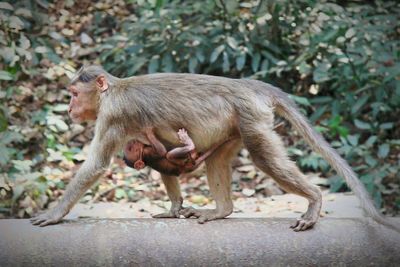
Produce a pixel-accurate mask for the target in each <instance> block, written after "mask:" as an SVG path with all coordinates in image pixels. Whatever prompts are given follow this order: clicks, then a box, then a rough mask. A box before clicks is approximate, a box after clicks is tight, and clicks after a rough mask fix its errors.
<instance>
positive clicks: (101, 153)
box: [31, 128, 121, 226]
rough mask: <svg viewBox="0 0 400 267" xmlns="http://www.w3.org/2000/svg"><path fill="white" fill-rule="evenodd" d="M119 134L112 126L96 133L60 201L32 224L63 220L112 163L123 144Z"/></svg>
mask: <svg viewBox="0 0 400 267" xmlns="http://www.w3.org/2000/svg"><path fill="white" fill-rule="evenodd" d="M119 136H121V135H120V134H118V132H117V131H113V130H112V129H111V128H109V129H108V132H106V133H103V134H95V138H94V140H93V142H92V144H91V146H90V152H89V155H88V159H87V160H86V161H85V162H84V163H83V164H82V166H81V168H80V169H79V171H78V172H77V174H76V175H75V177H74V179H72V180H71V182H70V183H69V184H68V186H67V189H66V190H65V193H64V196H63V198H62V200H61V201H60V203H59V204H58V205H57V206H56V207H54V208H53V209H51V210H50V211H48V212H46V213H45V214H42V215H39V216H37V217H34V218H32V219H31V222H32V224H34V225H39V226H46V225H49V224H55V223H58V222H60V221H61V219H62V218H63V217H64V216H65V215H66V214H67V213H68V212H69V211H70V209H71V208H72V207H73V206H74V204H75V203H76V202H77V201H78V200H79V198H80V197H81V196H82V195H83V193H85V191H86V190H88V189H89V188H90V187H91V186H92V185H93V184H94V182H95V181H96V180H97V179H98V178H99V177H100V176H101V175H102V174H103V173H104V172H105V170H106V168H107V167H108V165H109V164H110V160H111V156H112V155H113V154H114V153H115V151H116V150H117V149H118V148H119V146H120V145H121V144H119V141H118V140H117V138H119Z"/></svg>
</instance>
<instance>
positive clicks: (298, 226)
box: [290, 219, 317, 232]
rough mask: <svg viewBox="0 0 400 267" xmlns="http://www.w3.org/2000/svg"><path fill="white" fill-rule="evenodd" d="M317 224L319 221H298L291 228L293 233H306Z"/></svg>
mask: <svg viewBox="0 0 400 267" xmlns="http://www.w3.org/2000/svg"><path fill="white" fill-rule="evenodd" d="M316 222H317V220H312V219H297V221H296V222H295V223H294V224H292V225H291V226H290V228H293V231H295V232H298V231H305V230H307V229H309V228H312V227H313V226H314V224H315V223H316Z"/></svg>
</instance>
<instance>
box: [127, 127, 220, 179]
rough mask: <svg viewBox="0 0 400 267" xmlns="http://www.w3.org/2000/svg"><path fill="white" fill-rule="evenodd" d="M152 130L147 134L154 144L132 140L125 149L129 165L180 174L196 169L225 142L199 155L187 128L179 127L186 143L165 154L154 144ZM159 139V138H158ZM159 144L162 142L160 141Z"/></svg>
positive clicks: (181, 140) (167, 173) (183, 141)
mask: <svg viewBox="0 0 400 267" xmlns="http://www.w3.org/2000/svg"><path fill="white" fill-rule="evenodd" d="M150 131H151V132H150V133H149V132H147V135H148V136H149V135H150V136H152V137H153V138H149V140H150V143H152V145H145V144H143V143H142V142H139V141H136V140H131V141H129V142H128V144H127V145H126V146H125V149H124V161H125V163H126V165H128V166H129V167H132V168H135V169H137V170H140V169H142V168H144V167H145V166H146V165H148V166H150V167H151V168H153V169H155V170H157V171H159V172H160V173H163V174H166V175H176V176H178V175H180V174H182V173H188V172H191V171H194V170H195V169H196V168H197V167H199V165H200V164H201V163H202V162H203V161H204V160H205V159H206V158H207V157H208V156H210V155H211V154H212V153H213V152H214V151H215V150H216V149H217V148H218V147H220V146H221V145H222V144H223V143H225V141H224V142H223V143H219V144H216V145H214V146H212V147H211V148H210V149H209V150H207V151H206V152H205V153H204V154H202V155H199V153H197V151H196V147H195V145H194V143H193V141H192V139H191V138H190V137H189V135H188V134H187V131H186V130H185V129H179V131H178V138H179V141H180V142H181V143H182V144H183V145H184V146H182V147H176V148H174V149H172V150H170V151H168V152H167V153H166V154H165V155H164V154H163V153H160V152H159V149H158V148H157V147H156V146H155V145H154V139H155V136H154V134H153V133H152V130H150ZM157 141H158V140H157ZM157 143H158V145H160V144H161V143H160V142H159V141H158V142H157Z"/></svg>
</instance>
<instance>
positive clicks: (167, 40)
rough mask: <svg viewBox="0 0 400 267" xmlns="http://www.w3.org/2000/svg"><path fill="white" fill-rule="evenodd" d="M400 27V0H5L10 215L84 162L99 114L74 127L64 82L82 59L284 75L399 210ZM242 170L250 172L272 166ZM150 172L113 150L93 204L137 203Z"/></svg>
mask: <svg viewBox="0 0 400 267" xmlns="http://www.w3.org/2000/svg"><path fill="white" fill-rule="evenodd" d="M399 36H400V4H399V3H398V2H397V1H345V0H343V1H314V0H299V1H289V0H280V1H267V0H247V1H238V0H205V1H183V0H180V1H179V0H138V1H133V0H131V1H122V0H116V1H112V0H107V1H98V2H93V1H88V0H81V1H74V0H66V1H46V0H36V1H33V0H32V1H5V2H0V86H1V90H0V169H1V172H0V200H1V202H0V215H1V214H2V215H1V216H3V217H7V216H14V217H27V216H30V215H31V214H33V213H34V212H36V211H37V210H38V209H39V208H45V207H47V206H48V205H49V203H51V202H52V201H54V200H55V199H57V197H59V196H60V195H61V194H62V192H63V190H64V188H65V184H67V183H68V180H69V179H71V177H72V176H73V173H74V172H75V171H76V169H77V168H78V167H79V165H80V164H81V163H82V161H83V160H84V159H85V151H86V149H87V144H88V143H89V142H90V139H91V137H92V135H93V131H92V128H93V125H92V124H88V125H84V126H81V125H76V124H71V122H70V120H69V118H68V115H67V112H66V110H67V104H68V101H69V96H68V92H67V91H66V90H65V86H66V84H67V83H68V79H69V78H70V77H71V75H72V74H73V73H74V71H75V70H76V69H78V68H79V67H80V66H81V65H82V64H85V63H86V64H88V63H90V64H92V63H97V64H101V65H103V66H104V67H105V69H107V70H108V71H110V72H111V73H113V74H114V75H117V76H124V77H125V76H129V75H139V74H146V73H153V72H195V73H205V74H211V75H221V76H227V77H232V78H243V77H246V78H254V79H259V80H262V81H265V82H268V83H271V84H274V85H277V86H279V87H280V88H282V89H283V90H284V91H286V92H288V93H290V94H292V95H293V99H294V100H295V101H296V102H297V103H298V104H299V105H300V107H301V108H302V110H303V112H304V113H305V114H307V116H308V117H309V118H310V120H311V122H312V123H313V124H314V125H315V127H316V129H317V130H318V131H320V132H321V133H323V135H324V136H325V137H326V138H327V139H328V140H329V141H330V143H331V145H332V146H333V147H335V148H336V149H337V150H338V151H339V152H340V154H341V155H342V156H343V157H344V158H346V160H347V161H348V162H349V163H350V164H351V166H352V167H353V168H354V170H355V171H356V172H357V173H358V174H359V177H360V179H361V180H362V182H363V183H364V184H365V185H366V187H367V189H368V191H369V192H370V193H371V195H372V196H373V198H374V200H375V202H376V205H377V206H379V207H381V208H382V210H383V211H384V212H386V213H387V214H396V213H399V210H400V193H399V186H400V177H399V175H400V174H399V173H400V164H399V163H400V153H399V152H400V119H399V117H400V47H399V45H400V43H399V40H400V39H399ZM277 130H278V132H279V133H280V134H282V135H283V138H284V140H285V143H286V145H287V147H288V150H289V153H290V155H291V157H292V158H293V159H295V160H297V162H298V164H299V166H300V167H301V168H302V170H303V171H304V172H314V173H320V174H322V176H323V177H327V180H326V181H327V183H325V186H329V187H330V190H331V191H343V190H347V188H346V186H345V184H344V182H343V180H342V179H341V178H340V177H337V176H335V175H334V173H333V172H332V171H331V169H330V168H329V166H328V165H327V163H326V162H325V161H324V160H323V159H322V158H320V157H319V156H318V155H317V154H315V153H313V152H311V150H310V149H309V147H308V146H306V145H305V143H304V142H303V140H302V139H301V138H300V137H299V136H297V135H296V133H295V132H293V131H291V130H290V126H289V125H288V124H286V123H285V124H284V125H283V126H282V125H281V126H280V127H278V129H277ZM241 157H242V160H243V159H245V158H246V157H248V156H247V154H246V153H245V151H244V152H243V151H242V153H241ZM239 168H240V167H239ZM241 168H242V170H241V171H242V176H243V177H244V178H243V179H245V180H246V179H247V180H251V181H257V182H259V180H257V179H261V178H260V177H263V176H261V174H260V173H259V172H258V170H256V171H254V170H253V169H251V168H250V169H249V168H247V169H246V168H243V166H242V167H241ZM239 171H240V169H239ZM249 172H251V174H249ZM148 174H149V172H137V171H135V170H132V169H130V170H127V169H126V168H125V167H124V165H123V164H122V162H121V161H120V160H118V158H117V159H116V160H114V163H113V164H112V166H111V169H110V172H109V173H108V174H107V175H106V179H105V180H103V181H102V182H100V183H98V184H97V185H96V186H95V187H94V188H92V189H91V190H90V191H89V192H88V193H86V195H85V197H84V199H83V201H85V200H88V199H89V200H93V199H94V200H103V199H104V200H108V201H118V200H125V201H137V200H138V199H140V197H142V196H143V195H146V194H147V193H146V192H148V191H147V190H145V189H143V188H144V187H145V188H148V187H157V188H159V184H160V182H159V180H154V179H151V180H150V181H148V182H147V183H145V182H143V181H145V179H147V178H146V177H148ZM234 178H235V177H234ZM234 182H235V179H234ZM323 184H324V183H323ZM186 189H187V188H186ZM189 189H190V188H189ZM240 190H241V189H240V188H239V189H237V188H236V186H235V185H234V191H238V192H242V191H240ZM189 191H190V190H189ZM150 192H152V195H153V197H155V198H157V197H158V198H162V199H163V198H165V193H164V192H162V193H161V190H159V191H157V190H155V191H154V190H153V191H151V190H150ZM244 193H245V195H246V194H249V191H245V192H244ZM252 193H255V194H261V195H266V194H267V193H266V191H265V190H260V188H255V189H254V192H253V191H250V194H252ZM157 194H161V195H160V196H157ZM154 195H156V196H154Z"/></svg>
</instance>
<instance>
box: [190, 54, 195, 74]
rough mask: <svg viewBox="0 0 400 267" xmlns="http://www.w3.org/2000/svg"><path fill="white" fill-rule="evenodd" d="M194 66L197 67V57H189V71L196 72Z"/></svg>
mask: <svg viewBox="0 0 400 267" xmlns="http://www.w3.org/2000/svg"><path fill="white" fill-rule="evenodd" d="M196 67H197V58H195V57H191V58H190V59H189V72H191V73H195V72H196Z"/></svg>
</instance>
